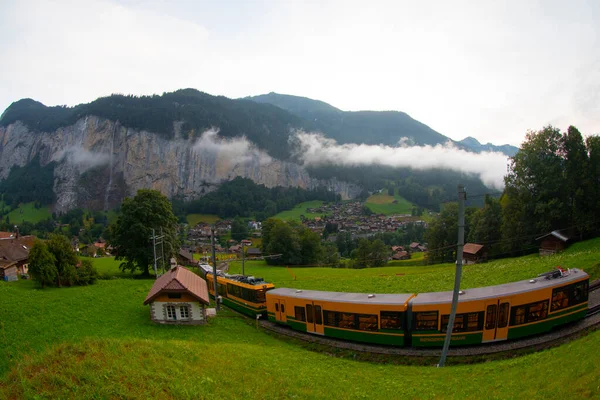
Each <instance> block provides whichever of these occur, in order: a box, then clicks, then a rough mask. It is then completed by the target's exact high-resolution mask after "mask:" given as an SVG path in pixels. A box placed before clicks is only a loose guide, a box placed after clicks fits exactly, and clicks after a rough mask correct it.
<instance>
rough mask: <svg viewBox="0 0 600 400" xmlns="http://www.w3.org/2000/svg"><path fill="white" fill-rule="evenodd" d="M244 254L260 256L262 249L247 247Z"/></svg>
mask: <svg viewBox="0 0 600 400" xmlns="http://www.w3.org/2000/svg"><path fill="white" fill-rule="evenodd" d="M246 256H248V257H262V251H260V249H259V248H258V247H248V250H246Z"/></svg>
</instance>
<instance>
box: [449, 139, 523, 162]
mask: <svg viewBox="0 0 600 400" xmlns="http://www.w3.org/2000/svg"><path fill="white" fill-rule="evenodd" d="M458 143H462V144H463V145H465V146H466V147H468V148H470V149H471V150H473V151H475V152H477V153H481V152H482V151H495V152H500V153H504V154H506V155H507V156H509V157H512V156H514V155H515V154H517V151H519V148H518V147H515V146H511V145H510V144H504V145H501V146H496V145H493V144H491V143H486V144H481V143H479V141H478V140H477V139H475V138H474V137H471V136H468V137H466V138H464V139H463V140H461V141H460V142H458Z"/></svg>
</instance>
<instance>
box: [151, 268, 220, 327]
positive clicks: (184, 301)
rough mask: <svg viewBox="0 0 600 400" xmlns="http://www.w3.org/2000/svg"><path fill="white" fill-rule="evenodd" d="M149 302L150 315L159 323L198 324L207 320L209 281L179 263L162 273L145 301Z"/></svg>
mask: <svg viewBox="0 0 600 400" xmlns="http://www.w3.org/2000/svg"><path fill="white" fill-rule="evenodd" d="M146 304H150V318H151V319H152V321H153V322H156V323H160V324H185V325H198V324H203V323H205V322H206V306H207V305H208V304H209V298H208V287H207V286H206V281H205V280H204V279H202V278H200V277H199V276H198V275H196V274H194V273H193V272H191V271H189V270H187V269H185V268H183V267H181V266H176V267H175V268H172V269H171V270H169V271H168V272H167V273H165V274H164V275H162V276H161V277H159V278H158V279H157V280H156V282H154V285H152V289H150V292H149V293H148V296H147V297H146V300H144V305H146Z"/></svg>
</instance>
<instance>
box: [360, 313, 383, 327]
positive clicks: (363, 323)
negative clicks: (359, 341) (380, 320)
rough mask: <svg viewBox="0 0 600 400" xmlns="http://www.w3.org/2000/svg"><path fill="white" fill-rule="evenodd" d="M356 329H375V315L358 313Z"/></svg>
mask: <svg viewBox="0 0 600 400" xmlns="http://www.w3.org/2000/svg"><path fill="white" fill-rule="evenodd" d="M358 329H359V330H361V331H377V330H378V327H377V315H374V314H358Z"/></svg>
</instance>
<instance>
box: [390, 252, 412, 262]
mask: <svg viewBox="0 0 600 400" xmlns="http://www.w3.org/2000/svg"><path fill="white" fill-rule="evenodd" d="M409 259H410V254H408V251H398V252H396V253H394V254H393V255H392V260H409Z"/></svg>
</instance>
